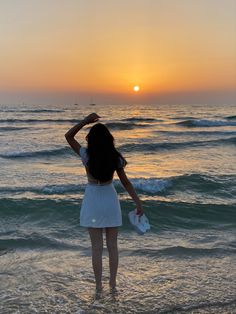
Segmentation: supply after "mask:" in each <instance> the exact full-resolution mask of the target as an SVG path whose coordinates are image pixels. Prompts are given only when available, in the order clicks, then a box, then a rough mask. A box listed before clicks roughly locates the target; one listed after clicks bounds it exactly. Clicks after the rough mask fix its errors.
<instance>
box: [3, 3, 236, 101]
mask: <svg viewBox="0 0 236 314" xmlns="http://www.w3.org/2000/svg"><path fill="white" fill-rule="evenodd" d="M0 24H1V25H0V45H1V51H0V66H1V71H0V91H1V95H2V99H3V100H2V101H8V99H9V101H11V100H10V98H11V96H10V95H11V94H12V95H15V94H17V93H18V94H19V95H21V97H26V98H27V93H28V94H30V93H31V94H32V92H33V93H37V95H38V94H40V95H41V98H42V99H43V94H45V95H48V94H50V93H53V94H54V95H55V94H56V93H57V92H58V93H60V95H61V94H62V93H63V92H64V93H65V95H69V94H70V92H71V93H73V94H76V93H78V94H79V93H82V94H83V95H86V94H87V95H88V96H91V95H94V94H95V95H96V93H99V94H104V95H105V94H109V95H112V94H114V97H116V96H115V95H119V94H122V95H127V96H129V95H130V94H132V93H133V86H134V85H140V87H141V91H140V92H139V93H140V95H141V94H142V95H144V96H145V95H146V96H147V97H148V95H155V94H156V95H160V94H163V95H164V94H165V95H168V93H169V94H172V93H176V92H181V93H182V94H183V95H184V93H185V92H186V93H189V92H194V93H196V92H198V93H206V92H212V94H213V93H214V92H215V91H218V92H219V91H221V92H222V93H223V94H224V93H225V95H226V98H227V96H228V95H229V94H230V95H231V96H232V95H233V98H234V96H235V89H236V0H224V1H221V0H214V1H213V0H198V1H195V0H182V1H178V0H159V1H158V0H145V1H144V0H129V1H125V0H120V1H115V0H99V1H95V0H88V1H78V0H68V1H56V0H51V1H46V0H42V1H35V0H21V1H20V2H19V1H17V0H11V1H8V0H3V1H1V3H0ZM231 96H230V97H231ZM37 97H38V96H37ZM37 97H36V96H35V102H37ZM140 97H141V96H140ZM31 99H33V98H32V97H31ZM0 102H1V100H0Z"/></svg>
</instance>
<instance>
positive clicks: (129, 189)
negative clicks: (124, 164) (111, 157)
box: [116, 168, 143, 215]
mask: <svg viewBox="0 0 236 314" xmlns="http://www.w3.org/2000/svg"><path fill="white" fill-rule="evenodd" d="M116 173H117V175H118V177H119V178H120V181H121V183H122V185H123V186H124V188H125V189H126V191H127V192H128V193H129V195H130V196H131V197H132V199H133V201H134V202H135V204H136V207H137V214H138V215H142V214H143V208H142V204H141V200H140V198H139V197H138V195H137V193H136V191H135V189H134V187H133V185H132V183H131V182H130V181H129V179H128V178H127V176H126V173H125V171H124V168H121V169H119V170H117V171H116Z"/></svg>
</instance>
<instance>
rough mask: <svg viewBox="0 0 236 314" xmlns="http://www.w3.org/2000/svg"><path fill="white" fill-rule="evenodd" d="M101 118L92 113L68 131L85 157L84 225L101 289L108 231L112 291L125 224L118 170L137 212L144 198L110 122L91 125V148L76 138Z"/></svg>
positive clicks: (81, 220)
mask: <svg viewBox="0 0 236 314" xmlns="http://www.w3.org/2000/svg"><path fill="white" fill-rule="evenodd" d="M99 118H100V117H99V116H98V115H97V114H96V113H92V114H90V115H88V116H87V117H86V118H85V119H84V120H83V121H81V122H80V123H78V124H77V125H75V126H74V127H72V128H71V129H70V130H69V131H68V132H67V133H66V134H65V137H66V140H67V142H68V143H69V144H70V146H71V147H72V148H73V150H74V151H75V152H76V153H77V154H78V155H79V156H80V157H81V159H82V162H83V164H84V166H85V169H86V173H87V177H88V184H87V186H86V189H85V195H84V198H83V202H82V207H81V211H80V225H81V226H83V227H87V228H88V231H89V235H90V239H91V244H92V265H93V270H94V275H95V280H96V291H97V292H100V291H101V290H102V250H103V229H105V231H106V244H107V249H108V253H109V268H110V281H109V285H110V289H111V291H115V290H116V274H117V268H118V250H117V235H118V227H119V226H121V225H122V216H121V210H120V203H119V200H118V197H117V193H116V190H115V188H114V186H113V183H112V179H113V175H114V172H115V171H116V173H117V175H118V177H119V178H120V181H121V183H122V185H123V186H124V188H125V189H126V190H127V192H128V193H129V195H130V196H131V197H132V199H133V200H134V202H135V204H136V208H137V213H138V214H139V215H142V214H143V209H142V204H141V201H140V199H139V197H138V196H137V194H136V192H135V190H134V188H133V186H132V184H131V182H130V181H129V179H128V178H127V176H126V174H125V171H124V167H125V165H126V160H125V159H124V158H123V156H122V155H121V154H120V153H119V152H118V151H117V150H116V149H115V147H114V138H113V136H112V135H111V133H110V132H109V130H108V129H107V128H106V126H105V125H103V124H101V123H97V124H95V125H94V126H93V127H92V128H91V129H90V131H89V133H88V135H87V136H86V140H87V142H88V148H87V149H86V148H84V147H82V146H81V145H80V144H79V143H78V142H77V141H76V140H75V138H74V137H75V135H76V134H77V133H78V132H79V131H80V130H81V129H82V128H83V127H84V126H85V125H86V124H90V123H94V122H96V121H98V120H99Z"/></svg>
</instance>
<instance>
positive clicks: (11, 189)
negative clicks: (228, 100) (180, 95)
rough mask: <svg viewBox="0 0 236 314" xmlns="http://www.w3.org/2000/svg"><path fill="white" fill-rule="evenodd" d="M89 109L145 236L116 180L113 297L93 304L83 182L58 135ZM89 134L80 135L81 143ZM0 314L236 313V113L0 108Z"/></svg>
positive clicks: (194, 108)
mask: <svg viewBox="0 0 236 314" xmlns="http://www.w3.org/2000/svg"><path fill="white" fill-rule="evenodd" d="M91 112H96V113H97V114H99V115H100V116H101V117H102V118H101V122H102V123H105V124H106V125H107V127H108V128H109V129H110V131H111V133H112V134H113V136H114V138H115V145H116V147H117V149H118V150H119V151H120V152H121V153H122V154H123V155H124V157H125V158H126V160H127V161H128V164H127V166H126V168H125V169H126V173H127V175H128V177H129V179H130V181H131V182H132V183H133V185H134V187H135V189H136V191H137V193H138V194H139V196H140V198H141V200H142V201H143V207H144V211H145V214H146V215H147V217H148V218H149V220H150V224H151V230H150V231H149V232H147V233H146V234H145V235H143V236H140V235H138V234H136V232H135V231H134V230H133V229H132V226H131V225H130V224H129V221H128V213H129V211H130V210H133V209H134V207H135V204H134V203H133V201H132V199H131V198H130V197H129V195H128V193H127V192H126V191H125V190H124V188H123V187H122V186H121V184H120V182H119V180H118V178H117V176H115V178H114V186H115V188H116V190H117V192H118V194H119V199H120V202H121V207H122V215H123V226H122V227H121V228H120V232H119V252H120V264H119V269H118V276H117V281H118V294H117V295H115V296H114V295H111V294H110V293H109V289H108V280H109V269H108V268H109V265H108V254H107V249H106V247H105V248H104V257H103V267H104V274H103V278H104V280H103V284H104V292H103V295H102V297H101V299H99V300H97V299H96V298H94V287H95V285H94V276H93V271H92V266H91V257H90V255H91V248H90V240H89V237H88V233H87V230H86V229H85V228H82V227H80V226H79V213H80V205H81V201H82V198H83V194H84V190H85V186H86V176H85V169H84V168H83V166H82V162H81V160H80V158H79V156H77V155H76V154H75V153H74V152H73V151H72V150H71V149H70V147H69V146H68V144H67V143H66V140H65V138H64V134H65V133H66V131H67V130H68V129H69V128H71V127H72V126H73V125H74V124H75V123H77V122H78V121H80V120H81V119H82V118H84V117H85V116H86V115H88V114H89V113H91ZM90 127H91V125H88V126H86V127H85V128H84V129H83V130H82V131H81V132H80V133H79V134H78V135H77V139H78V141H79V142H80V143H81V144H82V145H83V146H86V140H85V136H86V134H87V132H88V130H89V128H90ZM0 139H1V140H0V164H1V168H0V169H1V170H0V174H1V175H0V313H4V314H7V313H77V314H79V313H81V314H82V313H126V314H128V313H148V314H151V313H162V314H163V313H236V293H235V291H236V263H235V254H236V232H235V229H236V228H235V227H236V150H235V146H236V106H235V105H222V106H220V105H197V104H196V105H182V104H178V105H128V106H127V105H122V104H121V105H119V106H118V105H96V106H89V105H87V106H84V105H74V104H72V105H70V106H66V105H63V104H62V105H57V106H56V105H48V106H46V105H26V104H21V105H0Z"/></svg>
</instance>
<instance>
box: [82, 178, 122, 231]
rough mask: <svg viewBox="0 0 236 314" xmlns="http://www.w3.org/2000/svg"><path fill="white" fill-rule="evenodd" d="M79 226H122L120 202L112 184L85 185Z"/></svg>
mask: <svg viewBox="0 0 236 314" xmlns="http://www.w3.org/2000/svg"><path fill="white" fill-rule="evenodd" d="M80 225H81V226H83V227H91V228H106V227H118V226H121V225H122V215H121V209H120V202H119V199H118V195H117V192H116V190H115V188H114V185H113V183H110V184H106V185H97V184H89V183H88V184H87V186H86V189H85V194H84V198H83V201H82V206H81V210H80Z"/></svg>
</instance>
